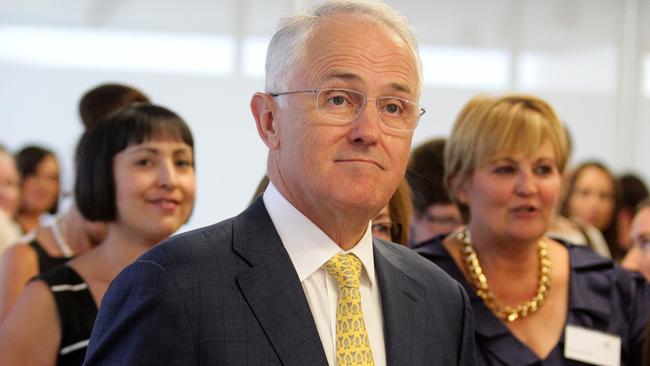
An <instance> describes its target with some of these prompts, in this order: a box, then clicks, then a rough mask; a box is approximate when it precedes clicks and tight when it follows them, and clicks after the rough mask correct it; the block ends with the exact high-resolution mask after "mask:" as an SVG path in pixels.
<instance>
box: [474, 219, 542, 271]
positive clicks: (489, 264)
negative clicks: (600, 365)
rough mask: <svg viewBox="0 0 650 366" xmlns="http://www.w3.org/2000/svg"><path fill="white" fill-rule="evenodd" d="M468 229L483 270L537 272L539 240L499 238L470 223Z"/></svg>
mask: <svg viewBox="0 0 650 366" xmlns="http://www.w3.org/2000/svg"><path fill="white" fill-rule="evenodd" d="M468 228H469V230H470V233H471V241H472V244H473V245H474V248H475V249H474V250H475V251H476V253H477V255H478V257H479V260H480V263H481V266H482V267H483V269H484V270H487V271H488V272H490V269H494V268H498V270H499V271H500V272H502V273H511V274H522V273H530V272H534V271H537V267H538V261H539V254H538V243H539V240H540V239H541V238H540V239H536V240H531V241H516V240H512V239H510V238H505V237H499V236H497V235H494V234H493V232H492V231H490V230H486V229H482V228H480V227H479V226H478V225H472V224H471V223H470V224H469V225H468Z"/></svg>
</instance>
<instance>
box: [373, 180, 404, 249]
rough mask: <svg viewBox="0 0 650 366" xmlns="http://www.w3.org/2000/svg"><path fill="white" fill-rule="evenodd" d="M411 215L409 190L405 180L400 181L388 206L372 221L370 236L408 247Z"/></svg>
mask: <svg viewBox="0 0 650 366" xmlns="http://www.w3.org/2000/svg"><path fill="white" fill-rule="evenodd" d="M412 213H413V204H412V203H411V189H410V188H409V185H408V183H407V182H406V180H402V182H401V183H400V185H399V186H398V187H397V190H396V191H395V193H393V195H392V196H391V198H390V201H388V205H386V207H384V208H383V209H382V210H381V211H380V212H379V213H378V214H377V215H375V217H374V218H373V219H372V225H371V230H372V236H373V237H375V238H379V239H383V240H386V241H392V242H393V243H399V244H402V245H408V242H409V225H410V223H411V215H412Z"/></svg>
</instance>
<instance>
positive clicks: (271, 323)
mask: <svg viewBox="0 0 650 366" xmlns="http://www.w3.org/2000/svg"><path fill="white" fill-rule="evenodd" d="M373 245H374V259H375V270H376V273H377V282H378V284H379V288H380V293H381V305H382V311H383V318H384V337H385V341H386V358H387V363H388V365H394V366H397V365H399V366H407V365H408V366H416V365H474V361H475V355H474V329H473V325H472V324H473V321H472V315H471V308H470V306H469V303H468V300H467V295H466V294H465V292H464V290H463V289H462V288H461V287H460V285H458V283H456V282H455V281H453V280H451V279H450V277H448V276H447V275H446V274H445V273H444V272H443V271H442V270H440V269H439V268H438V267H436V266H435V265H433V264H432V263H430V262H429V261H428V260H426V259H424V258H422V257H420V256H419V255H418V254H415V253H414V252H412V251H410V250H409V249H407V248H405V247H402V246H399V245H397V244H393V243H387V242H383V241H379V240H376V239H375V240H374V241H373ZM84 364H85V365H228V366H236V365H296V366H298V365H299V366H306V365H308V366H317V365H323V366H325V365H327V359H326V357H325V353H324V351H323V347H322V343H321V341H320V338H319V336H318V331H317V330H316V325H315V323H314V320H313V317H312V314H311V311H310V309H309V305H308V303H307V299H306V297H305V294H304V291H303V289H302V285H301V284H300V281H299V279H298V275H297V274H296V271H295V269H294V267H293V265H292V263H291V260H290V258H289V255H288V254H287V252H286V250H285V248H284V246H283V245H282V242H281V240H280V237H279V236H278V234H277V232H276V230H275V228H274V226H273V223H272V222H271V219H270V217H269V215H268V213H267V211H266V208H265V207H264V203H263V201H262V200H261V199H258V200H257V201H256V202H255V203H253V204H252V205H251V207H249V208H248V209H247V210H246V211H244V212H243V213H242V214H240V215H239V216H236V217H234V218H231V219H229V220H226V221H223V222H221V223H218V224H215V225H212V226H209V227H205V228H202V229H198V230H195V231H192V232H188V233H185V234H181V235H178V236H175V237H173V238H171V239H169V240H167V241H166V242H163V243H161V244H159V245H158V246H156V247H155V248H154V249H152V250H150V251H149V252H148V253H146V254H145V255H144V256H142V257H141V258H140V259H138V260H137V261H136V262H135V263H133V264H132V265H130V266H129V267H127V268H126V269H125V270H124V271H123V272H122V273H121V274H120V275H119V276H118V277H117V278H116V279H115V280H114V281H113V283H112V284H111V286H110V287H109V289H108V291H107V292H106V295H105V296H104V300H103V301H102V305H101V308H100V311H99V315H98V317H97V320H96V322H95V328H94V330H93V334H92V337H91V340H90V345H89V347H88V352H87V355H86V362H85V363H84Z"/></svg>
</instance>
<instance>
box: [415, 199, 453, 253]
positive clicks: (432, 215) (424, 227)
mask: <svg viewBox="0 0 650 366" xmlns="http://www.w3.org/2000/svg"><path fill="white" fill-rule="evenodd" d="M413 223H414V228H413V229H414V230H413V237H414V240H415V242H416V243H417V242H422V241H425V240H428V239H431V238H433V237H435V236H438V235H440V234H447V233H450V232H452V231H454V230H456V229H457V228H458V227H459V226H461V225H462V224H463V218H462V216H461V214H460V211H459V210H458V207H456V205H454V204H453V203H436V204H433V205H430V206H429V207H427V209H426V211H425V212H423V213H422V214H420V215H416V216H415V218H414V220H413Z"/></svg>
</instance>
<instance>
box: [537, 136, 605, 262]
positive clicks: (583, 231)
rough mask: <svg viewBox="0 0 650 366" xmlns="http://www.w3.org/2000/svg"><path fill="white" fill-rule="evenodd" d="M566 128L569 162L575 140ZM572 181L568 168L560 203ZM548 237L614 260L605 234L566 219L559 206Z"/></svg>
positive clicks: (568, 218) (565, 171)
mask: <svg viewBox="0 0 650 366" xmlns="http://www.w3.org/2000/svg"><path fill="white" fill-rule="evenodd" d="M563 126H564V133H565V137H566V141H567V161H568V160H569V159H570V158H571V154H572V153H573V138H572V137H571V133H570V131H569V128H568V126H567V125H566V124H563ZM570 180H571V169H570V167H568V166H567V167H566V168H565V169H564V172H563V173H562V185H561V189H560V192H561V194H560V202H564V201H565V199H566V196H567V187H568V186H569V181H570ZM547 235H548V236H550V237H552V238H554V239H560V240H563V241H566V242H569V243H572V244H576V245H586V246H588V247H590V248H591V249H593V250H594V251H595V252H596V253H598V254H600V255H601V256H603V257H605V258H612V254H611V253H610V252H609V246H608V245H607V242H606V241H605V237H604V236H603V234H602V233H601V232H600V230H598V228H596V227H595V226H593V225H591V224H590V223H588V222H586V221H584V220H582V219H580V218H578V217H566V216H563V215H562V206H561V205H558V210H557V212H556V213H555V217H553V221H552V222H551V226H550V228H549V229H548V232H547Z"/></svg>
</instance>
